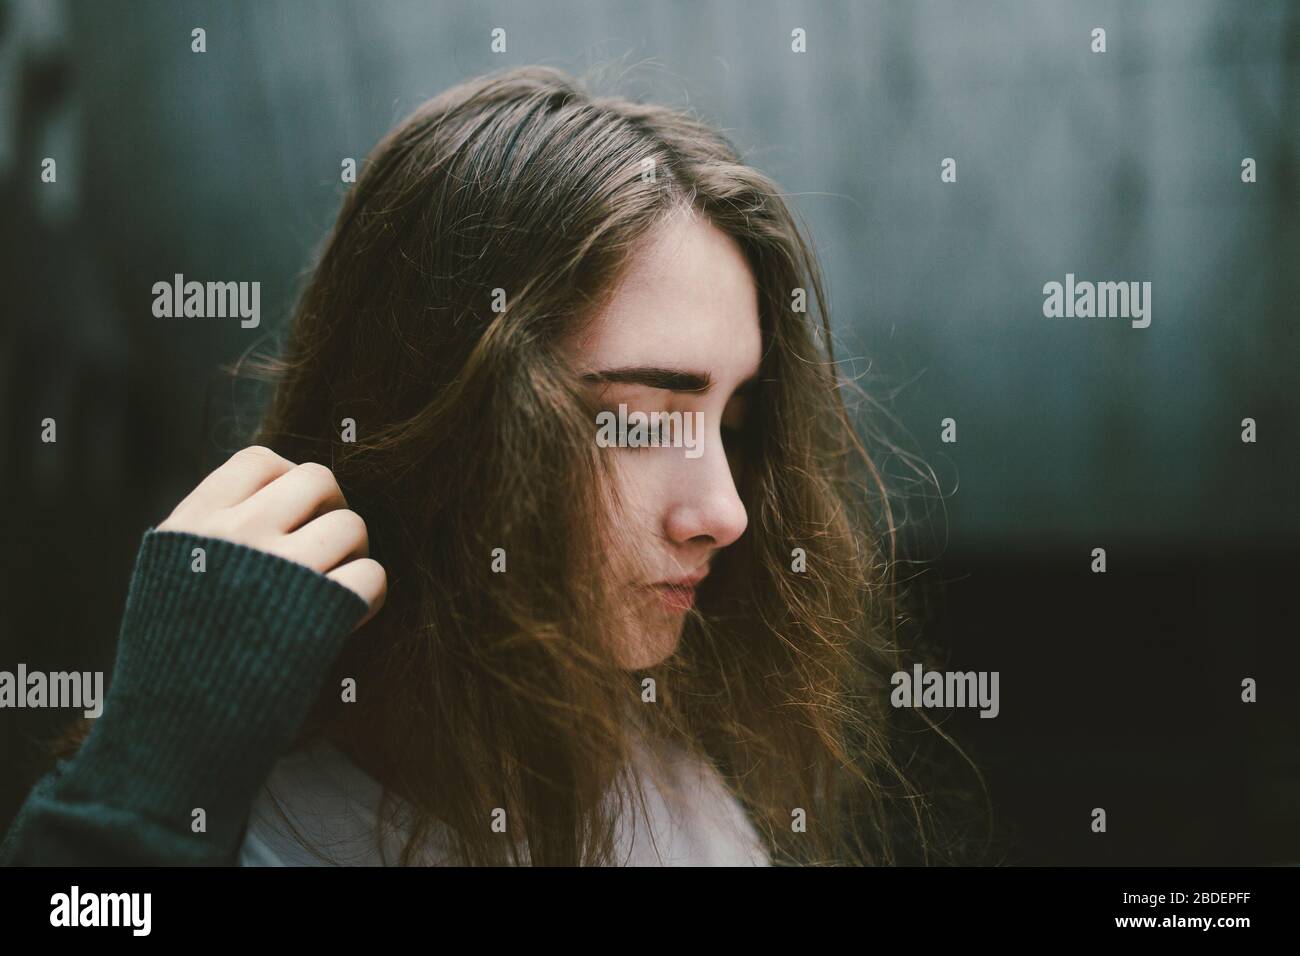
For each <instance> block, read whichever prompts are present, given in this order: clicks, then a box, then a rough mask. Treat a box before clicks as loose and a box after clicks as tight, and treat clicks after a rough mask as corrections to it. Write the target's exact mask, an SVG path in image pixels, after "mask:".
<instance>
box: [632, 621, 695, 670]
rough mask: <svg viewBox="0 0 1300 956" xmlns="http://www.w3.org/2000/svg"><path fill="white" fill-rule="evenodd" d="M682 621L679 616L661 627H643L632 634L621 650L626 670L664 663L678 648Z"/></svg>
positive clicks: (641, 668) (642, 668)
mask: <svg viewBox="0 0 1300 956" xmlns="http://www.w3.org/2000/svg"><path fill="white" fill-rule="evenodd" d="M681 636H682V621H681V618H680V617H678V618H676V619H675V620H673V621H672V622H671V623H663V624H661V625H660V626H659V627H656V628H651V627H648V626H647V627H643V628H640V629H638V632H637V633H636V634H634V635H632V637H631V639H630V640H629V641H628V642H627V643H626V644H625V645H624V649H623V651H622V652H621V663H622V666H623V667H624V668H625V669H626V670H630V671H636V670H645V669H646V668H648V667H654V666H655V665H656V664H662V663H663V662H664V661H666V660H667V659H668V658H670V657H672V655H673V654H674V653H675V652H676V650H677V645H678V643H679V642H680V641H681Z"/></svg>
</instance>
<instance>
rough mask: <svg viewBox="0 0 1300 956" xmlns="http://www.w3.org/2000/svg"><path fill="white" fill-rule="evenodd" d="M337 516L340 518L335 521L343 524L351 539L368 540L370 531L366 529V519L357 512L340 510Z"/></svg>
mask: <svg viewBox="0 0 1300 956" xmlns="http://www.w3.org/2000/svg"><path fill="white" fill-rule="evenodd" d="M337 514H338V518H336V519H335V520H337V521H339V522H341V523H342V525H343V530H344V532H345V533H346V534H347V535H348V536H349V537H351V538H358V539H360V540H362V541H365V540H366V539H367V536H368V535H369V531H367V529H366V519H365V518H363V517H361V515H359V514H357V513H356V512H355V511H350V510H348V509H340V510H339V511H338V512H337Z"/></svg>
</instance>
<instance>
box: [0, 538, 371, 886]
mask: <svg viewBox="0 0 1300 956" xmlns="http://www.w3.org/2000/svg"><path fill="white" fill-rule="evenodd" d="M196 548H202V549H203V551H204V554H203V556H202V558H203V562H204V565H205V567H204V569H203V570H198V569H197V568H198V566H199V565H198V558H199V556H198V555H197V554H196V553H195V551H194V549H196ZM366 610H367V605H366V602H365V600H364V599H363V598H361V597H360V596H359V595H357V594H355V593H354V592H353V591H351V590H349V589H348V588H345V587H344V586H343V585H341V584H339V583H337V582H336V581H334V580H332V579H330V578H328V577H326V576H325V575H323V574H320V573H319V572H317V571H315V570H313V569H312V568H309V567H307V566H306V565H301V564H297V563H295V562H293V561H289V560H287V559H285V558H281V557H279V556H277V555H273V554H269V553H267V552H264V551H259V550H256V549H254V548H250V547H246V546H244V545H241V544H235V543H234V542H230V541H226V540H223V539H220V538H211V537H204V536H199V535H194V534H189V533H186V532H178V531H157V530H155V529H152V528H151V529H149V530H148V531H146V532H145V534H144V537H143V539H142V541H141V543H140V549H139V552H138V554H137V556H136V563H135V568H134V571H133V573H132V577H131V584H130V589H129V592H128V595H127V602H126V611H125V614H124V615H123V618H122V625H121V631H120V634H119V638H118V647H117V660H116V663H115V665H114V669H113V676H112V679H111V681H110V685H109V690H108V694H107V697H106V699H105V702H104V708H103V712H102V713H101V715H100V716H99V717H98V718H97V719H96V721H95V725H94V728H93V730H92V731H91V732H90V734H89V735H88V736H87V738H86V740H85V743H84V744H83V745H82V747H81V749H80V750H79V751H78V752H77V754H76V755H75V756H74V757H72V758H71V759H69V760H63V761H59V763H58V765H57V767H56V768H55V770H53V771H52V772H51V773H49V774H47V775H46V776H45V777H43V778H41V780H39V781H38V782H37V783H36V785H35V786H34V787H33V788H32V791H31V792H30V793H29V795H28V797H27V800H26V802H25V803H24V804H23V805H22V807H21V808H20V809H19V812H18V815H17V816H16V817H15V818H14V822H13V824H12V826H11V827H10V829H9V832H8V835H7V837H6V839H5V841H4V845H3V846H2V847H0V863H4V864H6V865H20V866H21V865H59V866H106V865H107V866H159V865H172V864H199V865H227V864H233V863H235V862H236V859H237V855H238V850H239V841H240V837H241V834H242V832H243V828H244V825H245V823H246V821H247V818H248V812H249V808H250V807H251V805H252V803H253V801H254V799H255V798H256V796H257V791H258V788H259V787H260V786H261V784H262V782H263V780H264V779H265V778H266V777H267V776H268V775H269V773H270V771H271V769H272V767H273V766H274V764H275V762H276V760H277V759H279V757H280V756H281V754H282V753H283V752H284V751H285V750H287V749H288V747H289V746H290V744H291V743H292V741H293V739H294V736H295V735H296V733H297V731H298V730H299V728H300V727H301V725H302V722H303V720H304V719H305V718H306V716H307V713H308V711H309V710H310V708H311V705H312V703H313V701H314V700H315V698H316V695H317V693H318V692H319V691H320V688H321V685H322V683H323V682H324V680H325V678H326V676H327V675H328V673H329V670H330V668H331V666H332V665H333V663H334V661H335V659H336V658H337V657H338V655H339V653H341V651H342V649H343V645H344V642H345V641H346V640H347V638H348V635H349V634H350V633H351V632H352V630H353V629H354V628H355V627H356V625H357V623H358V622H359V621H360V620H361V619H362V618H363V617H364V616H365V613H366ZM199 811H202V813H201V814H200V813H199ZM200 820H202V821H203V824H204V825H203V826H200V825H199V822H198V821H200Z"/></svg>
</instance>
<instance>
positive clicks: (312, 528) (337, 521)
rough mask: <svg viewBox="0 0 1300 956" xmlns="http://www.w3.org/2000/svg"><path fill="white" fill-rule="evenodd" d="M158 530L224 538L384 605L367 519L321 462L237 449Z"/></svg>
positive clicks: (384, 583) (373, 608)
mask: <svg viewBox="0 0 1300 956" xmlns="http://www.w3.org/2000/svg"><path fill="white" fill-rule="evenodd" d="M157 530H158V531H188V532H190V533H191V534H198V535H206V536H208V537H213V538H224V539H225V540H227V541H233V542H235V543H237V544H242V545H246V546H248V547H250V548H256V549H258V550H260V551H267V552H270V553H271V554H276V555H279V556H280V557H282V558H287V559H288V560H290V561H295V562H297V563H298V564H305V565H306V566H308V567H310V568H313V569H314V570H316V571H319V572H320V573H321V574H324V575H325V576H326V577H328V578H331V579H333V580H334V581H337V582H338V583H339V584H341V585H343V586H344V587H346V588H348V589H349V590H351V591H353V592H355V593H356V594H358V595H360V596H361V597H362V598H363V599H364V600H365V602H366V603H367V604H368V605H370V611H369V612H368V613H367V614H366V616H365V618H363V619H362V620H361V622H359V623H358V625H357V626H358V627H360V626H361V624H364V623H365V622H366V621H368V620H370V618H372V617H374V615H375V613H376V612H378V610H379V609H380V608H381V607H382V606H383V603H384V597H385V595H386V593H387V588H388V577H387V575H386V574H385V573H384V569H383V567H382V566H381V565H380V564H379V563H378V562H377V561H373V560H371V559H370V557H369V554H370V548H369V537H368V535H367V532H366V523H365V521H364V520H362V518H361V516H360V515H358V514H357V513H356V512H355V511H349V510H348V503H347V501H346V500H345V499H344V497H343V493H342V492H341V491H340V490H339V486H338V483H337V482H336V481H335V480H334V474H333V472H331V471H330V470H329V469H328V468H326V467H325V466H324V465H320V464H316V463H315V462H304V463H303V464H301V465H295V464H294V463H293V462H291V461H288V460H286V459H284V458H281V457H280V456H279V455H277V454H276V453H275V452H273V451H271V450H270V449H269V448H263V447H261V446H259V445H254V446H251V447H249V448H245V449H243V450H241V451H238V452H236V453H235V454H234V455H232V456H231V457H230V460H229V461H227V462H226V463H225V464H224V465H222V466H221V467H219V468H217V469H216V470H215V471H214V472H212V474H210V475H208V477H206V478H204V479H203V481H202V482H200V483H199V485H198V487H196V488H195V489H194V490H193V491H192V492H190V494H189V495H188V496H187V497H186V498H185V500H183V501H182V502H181V503H180V504H178V505H177V506H176V507H175V509H173V511H172V513H171V514H170V515H168V516H167V519H166V520H165V521H163V522H162V524H160V525H158V527H157Z"/></svg>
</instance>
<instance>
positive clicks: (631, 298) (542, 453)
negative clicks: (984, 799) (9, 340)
mask: <svg viewBox="0 0 1300 956" xmlns="http://www.w3.org/2000/svg"><path fill="white" fill-rule="evenodd" d="M829 342H830V332H829V321H828V317H827V315H826V310H825V296H824V293H823V288H822V280H821V277H820V273H819V268H818V265H817V263H816V261H815V258H814V256H813V254H812V253H811V251H810V248H809V246H808V244H807V243H806V241H805V240H804V239H803V238H802V235H801V232H800V229H799V228H798V226H797V225H796V222H795V220H794V218H793V217H792V215H791V213H790V211H789V210H788V208H787V207H786V205H785V204H784V203H783V201H782V200H781V198H780V195H779V191H778V189H777V187H776V186H775V185H774V184H773V183H772V182H771V181H769V180H768V179H767V178H765V177H764V176H763V175H761V174H760V173H758V172H756V171H755V170H753V169H751V168H749V167H747V166H745V165H743V164H742V163H741V161H740V159H739V157H738V156H737V155H736V153H735V151H734V150H733V148H732V147H731V146H730V144H729V143H728V142H727V141H726V139H725V138H724V137H722V136H721V135H720V134H719V133H717V132H716V131H714V130H713V129H711V128H710V127H708V126H707V125H705V124H704V123H702V122H700V121H698V120H697V119H694V118H693V117H691V116H689V115H685V114H682V113H680V112H675V111H671V110H669V109H666V108H662V107H658V106H652V105H643V104H637V103H632V102H629V101H626V100H623V99H615V98H603V97H597V96H593V95H590V94H588V93H587V92H585V91H584V90H582V89H581V88H580V87H579V85H578V84H576V83H575V82H574V81H572V80H571V79H570V78H568V77H567V76H565V75H564V74H562V73H560V72H558V71H556V70H552V69H548V68H541V67H529V68H522V69H513V70H508V71H503V72H500V73H497V74H493V75H491V76H487V77H484V78H480V79H476V80H474V81H471V82H467V83H464V84H462V85H459V86H457V87H455V88H453V89H451V90H448V91H447V92H445V93H443V94H442V95H440V96H438V97H436V98H435V99H433V100H431V101H430V102H428V103H426V104H425V105H424V106H422V107H421V108H420V109H418V110H417V111H416V112H415V113H414V114H413V115H411V116H410V117H408V118H407V119H406V120H405V121H403V122H402V123H401V124H400V125H399V126H398V127H396V128H395V129H394V130H392V131H391V132H390V133H389V134H388V135H387V136H386V137H385V139H384V140H383V141H382V142H381V143H380V144H379V145H378V147H377V148H376V149H375V151H374V153H373V154H372V155H371V156H370V158H369V160H368V162H367V164H366V165H365V168H364V171H363V173H362V175H361V176H360V178H359V180H358V181H357V183H356V184H355V186H353V187H352V189H351V191H350V192H349V193H348V196H347V198H346V200H345V201H344V203H343V207H342V210H341V211H340V213H339V216H338V220H337V223H336V225H335V227H334V229H333V231H332V233H331V235H330V236H329V238H328V241H327V243H326V245H325V247H324V250H323V254H322V255H321V257H320V261H319V263H318V265H317V267H316V269H315V272H314V274H313V275H312V277H311V280H310V283H309V284H308V286H307V288H306V289H305V292H304V294H303V295H302V297H301V300H300V302H299V305H298V308H297V311H296V314H295V316H294V319H293V322H292V325H291V328H290V329H289V337H288V341H287V343H285V347H284V349H283V351H282V353H281V355H280V356H279V358H278V359H277V360H276V361H275V362H273V363H270V364H269V365H268V366H264V367H263V370H264V371H269V372H270V373H272V374H273V376H274V380H275V391H274V395H273V398H272V401H271V403H270V406H269V409H268V411H267V413H266V415H265V417H264V419H263V421H262V424H261V427H260V429H259V430H258V433H257V435H256V436H255V439H254V440H255V442H256V446H257V447H255V448H252V449H248V450H246V451H244V452H241V453H240V454H238V455H236V456H235V457H234V458H232V459H231V460H230V461H229V462H228V463H227V464H226V465H224V466H222V468H219V469H218V470H217V471H216V472H214V473H213V474H212V475H211V476H209V477H208V478H207V479H206V480H205V481H204V483H203V484H201V485H200V486H199V487H198V488H197V489H195V491H194V493H193V494H191V495H190V496H189V497H188V498H187V499H186V500H185V501H184V502H182V503H181V505H179V506H178V507H177V509H176V511H174V512H173V513H172V515H171V516H169V518H168V519H167V520H166V521H164V522H163V523H162V524H161V525H160V526H159V527H158V528H157V529H153V530H151V531H150V532H148V533H147V534H146V536H145V540H144V542H143V543H142V553H141V556H140V558H139V559H138V562H137V568H136V575H135V579H134V580H133V584H132V592H131V596H130V599H129V602H128V608H127V614H126V617H125V618H124V622H123V632H122V637H121V644H120V648H121V650H120V652H119V653H120V657H119V662H118V666H117V670H116V671H115V675H114V680H113V685H112V689H111V692H110V698H109V701H108V703H107V704H106V708H105V714H104V716H103V717H102V718H101V719H100V720H99V722H98V723H97V725H96V726H95V729H94V730H93V732H92V733H91V734H90V736H89V738H88V739H87V740H86V742H85V744H84V745H83V746H82V747H81V750H80V752H79V753H78V754H77V755H76V756H75V757H74V758H72V759H71V761H66V762H64V763H61V764H60V773H59V774H56V775H54V776H53V777H52V781H53V782H51V781H43V782H42V785H41V786H38V787H37V789H36V791H35V792H34V793H33V796H32V798H31V799H30V800H29V806H28V807H27V808H25V812H24V814H23V816H22V817H20V820H19V822H18V823H17V824H16V825H15V832H14V833H11V835H10V841H9V847H10V849H9V850H8V852H9V855H10V858H11V859H16V860H18V861H20V862H21V861H24V860H31V859H33V858H34V857H36V856H39V855H41V854H42V853H45V854H46V855H47V856H51V855H52V856H55V857H59V858H61V859H68V858H75V857H76V851H75V850H72V849H69V847H71V846H74V845H84V841H85V840H87V839H93V840H95V841H96V842H95V845H96V846H97V847H108V849H105V850H103V852H102V853H101V854H100V856H99V858H100V859H108V858H110V857H113V849H112V848H113V847H114V846H119V847H120V846H121V845H124V844H128V843H129V844H131V845H133V846H136V847H140V846H145V847H149V848H151V849H148V850H147V851H137V852H142V853H146V854H152V855H151V856H147V858H148V859H152V860H178V861H179V860H206V861H213V860H215V861H221V862H235V861H238V862H241V863H245V864H250V865H256V864H280V863H289V864H298V863H311V862H324V863H342V864H347V863H352V864H377V863H389V864H392V863H400V864H447V863H450V864H456V863H463V864H518V863H534V864H613V865H621V864H628V863H648V864H661V863H662V864H701V863H702V864H732V863H746V864H748V863H755V864H765V863H802V864H811V863H857V862H882V863H888V862H895V861H898V860H900V859H904V855H903V853H902V850H901V848H903V847H906V848H907V852H908V853H909V854H911V855H910V856H907V857H906V859H908V860H913V859H914V860H915V861H916V862H926V861H936V860H938V859H942V856H941V855H938V856H936V855H934V853H935V851H936V847H934V846H933V845H932V838H933V833H932V832H931V827H930V821H929V815H928V812H927V800H926V796H925V795H924V794H922V793H920V792H918V791H917V790H916V789H915V788H914V787H913V785H912V782H911V781H910V780H909V779H908V778H907V777H905V776H904V774H903V773H902V771H901V770H900V767H899V760H898V759H897V757H896V754H895V752H894V746H893V744H892V743H891V741H892V740H893V738H894V734H893V732H892V731H893V729H894V728H893V726H892V725H893V722H894V720H895V717H896V714H895V713H891V709H890V707H889V703H888V699H889V690H890V684H889V677H890V675H891V674H892V673H893V672H895V671H897V670H900V669H902V667H903V664H902V661H901V658H900V656H899V648H898V646H897V641H896V637H895V625H896V622H897V618H898V614H897V611H896V609H895V607H894V603H893V597H894V595H893V588H894V581H893V556H892V552H893V547H892V545H893V541H892V535H893V526H892V521H891V520H890V519H889V514H888V506H887V503H886V501H885V498H884V496H883V491H884V489H883V486H882V484H881V481H880V477H879V475H878V474H877V473H876V470H875V469H874V467H873V466H872V464H871V461H870V459H869V458H868V456H867V454H866V452H865V450H864V447H863V445H862V443H861V441H860V440H859V438H858V436H857V435H856V434H855V431H854V428H853V424H852V422H851V420H850V417H849V414H848V412H847V411H846V409H845V406H844V402H843V400H842V397H841V391H842V389H843V387H844V383H842V382H841V381H839V380H838V379H837V376H836V373H835V367H834V364H833V358H832V355H831V350H830V345H829ZM602 413H612V414H613V415H615V416H625V417H626V418H627V419H628V420H629V421H632V420H635V419H636V417H637V416H636V413H644V414H645V415H647V416H649V415H651V414H652V413H665V414H668V415H672V414H673V413H677V415H676V417H674V418H669V419H666V421H668V422H669V424H668V425H667V426H666V431H662V432H660V431H654V430H653V429H651V430H650V432H648V433H646V434H643V435H641V436H640V437H641V438H645V437H646V436H647V435H648V436H649V438H650V440H652V441H653V440H655V439H666V440H663V441H658V442H657V443H656V444H650V445H647V444H646V442H645V441H639V440H636V437H637V433H636V430H635V429H633V432H632V435H633V440H632V441H625V442H623V443H621V444H620V443H614V447H607V446H608V445H610V443H609V442H608V441H601V440H599V438H598V432H599V426H598V424H597V423H598V421H600V420H602ZM662 422H663V420H661V421H659V422H658V423H657V424H659V425H661V426H662ZM677 423H680V427H678V425H677ZM694 423H698V427H697V428H696V429H695V431H694V432H691V431H690V430H689V429H690V426H691V425H692V424H694ZM673 435H676V439H674V438H673ZM683 436H684V437H685V438H686V439H688V440H689V443H688V442H683V441H681V439H682V438H683ZM606 437H608V433H606ZM624 437H626V436H624ZM674 441H676V443H675V444H674ZM688 444H689V447H688ZM326 465H328V467H325V466H326ZM877 505H878V507H879V510H873V509H875V508H876V506H877ZM876 517H880V518H881V522H876V521H875V520H874V519H875V518H876ZM878 523H881V524H884V525H885V526H886V528H887V530H886V531H885V532H884V537H886V538H887V539H888V541H887V542H885V541H881V542H877V537H878V535H877V533H876V525H877V524H878ZM886 543H887V544H888V548H886V547H885V545H886ZM200 550H201V551H202V554H203V561H204V562H205V569H204V570H202V571H195V570H194V567H193V566H194V562H195V560H197V559H196V558H195V557H194V555H195V554H196V553H197V551H200ZM361 599H364V601H363V600H361ZM362 619H364V620H363V622H362V624H361V626H360V627H359V629H358V630H357V631H356V633H355V634H354V635H353V636H351V637H350V638H348V633H349V632H350V631H351V630H352V629H353V626H354V625H356V624H357V622H358V621H359V620H362ZM159 688H165V690H161V689H159ZM932 729H934V730H936V732H939V733H940V734H941V732H940V731H938V728H933V727H932ZM941 735H942V734H941ZM291 744H292V746H290V745H291ZM285 751H288V752H287V753H285ZM78 761H80V762H81V763H80V764H79V763H78ZM115 767H117V768H120V767H129V768H130V774H127V772H126V771H125V770H120V769H114V768H115ZM88 768H89V769H88ZM128 776H130V781H141V780H143V781H145V782H144V783H139V782H130V781H128V780H127V779H126V778H127V777H128ZM218 778H220V779H218ZM232 778H233V779H232ZM69 780H71V781H72V782H71V783H68V781H69ZM263 784H265V785H263ZM132 801H134V802H132ZM250 805H251V809H250ZM87 807H93V809H92V810H87V809H86V808H87ZM141 808H143V809H141ZM200 810H202V811H203V813H202V814H201V817H202V820H203V826H204V829H203V830H198V829H197V828H196V824H195V823H194V821H195V820H198V819H200V814H198V811H200ZM146 811H147V812H146ZM214 811H215V812H214ZM79 813H80V816H78V814H79ZM146 817H147V818H148V821H150V822H149V823H148V824H147V825H148V826H151V827H153V829H154V830H161V831H163V832H150V833H147V834H145V835H144V836H143V837H141V835H140V834H141V828H142V827H145V826H146V824H145V823H142V822H141V821H142V820H144V819H145V818H146ZM72 820H75V821H77V822H76V823H69V821H72ZM114 821H116V822H114ZM157 821H164V823H163V824H161V825H160V824H158V823H157ZM61 826H62V827H63V828H64V829H63V830H60V829H59V828H60V827H61ZM77 827H80V829H79V830H78V829H76V828H77ZM114 827H116V829H114ZM132 827H134V828H135V829H134V830H133V831H131V828H132ZM128 831H131V832H133V834H134V835H133V836H132V838H131V839H130V840H128V839H126V838H125V837H123V836H122V834H124V833H127V832H128ZM59 833H63V834H65V836H62V837H60V836H57V834H59ZM42 834H44V836H43V835H42ZM87 834H93V837H92V836H87ZM115 834H116V835H115ZM47 837H48V839H47ZM76 840H82V841H83V843H82V844H77V843H76V842H75V841H76ZM56 845H57V846H58V847H60V848H59V849H57V851H56V850H55V849H52V848H53V847H56ZM115 858H119V859H120V857H115Z"/></svg>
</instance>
